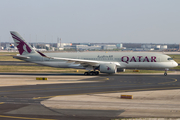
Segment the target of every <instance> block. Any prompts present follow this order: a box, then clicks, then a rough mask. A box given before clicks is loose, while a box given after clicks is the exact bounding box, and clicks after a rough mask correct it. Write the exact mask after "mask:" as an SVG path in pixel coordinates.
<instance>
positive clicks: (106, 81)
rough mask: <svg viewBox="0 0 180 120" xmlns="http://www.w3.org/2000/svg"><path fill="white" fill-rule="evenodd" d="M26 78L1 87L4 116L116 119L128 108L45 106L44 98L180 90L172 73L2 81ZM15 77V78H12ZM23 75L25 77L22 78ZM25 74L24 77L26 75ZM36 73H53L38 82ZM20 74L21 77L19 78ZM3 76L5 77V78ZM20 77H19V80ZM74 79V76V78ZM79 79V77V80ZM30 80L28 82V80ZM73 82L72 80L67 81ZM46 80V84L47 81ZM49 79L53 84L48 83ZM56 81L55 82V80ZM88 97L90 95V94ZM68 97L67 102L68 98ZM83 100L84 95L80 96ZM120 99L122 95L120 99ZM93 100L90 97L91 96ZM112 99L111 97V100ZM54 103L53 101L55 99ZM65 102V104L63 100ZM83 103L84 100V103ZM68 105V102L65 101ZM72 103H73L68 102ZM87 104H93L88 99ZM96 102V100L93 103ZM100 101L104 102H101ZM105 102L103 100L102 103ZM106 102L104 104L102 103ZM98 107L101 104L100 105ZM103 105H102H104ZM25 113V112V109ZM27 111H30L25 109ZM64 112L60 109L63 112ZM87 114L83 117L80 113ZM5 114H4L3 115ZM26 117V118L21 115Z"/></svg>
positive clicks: (0, 104) (30, 77)
mask: <svg viewBox="0 0 180 120" xmlns="http://www.w3.org/2000/svg"><path fill="white" fill-rule="evenodd" d="M5 76H6V77H7V78H8V80H11V79H12V80H13V79H14V80H17V81H18V80H19V79H24V81H23V80H22V81H21V83H22V84H23V83H26V84H25V85H22V84H21V85H18V86H16V84H15V86H6V87H0V96H1V97H0V118H1V117H2V118H3V119H10V117H8V116H18V117H24V116H25V117H27V118H36V117H37V118H43V120H45V119H112V118H116V117H117V114H118V115H119V114H122V113H123V112H124V111H125V110H123V109H122V110H120V109H119V110H113V109H114V108H113V109H107V110H93V109H87V110H82V109H80V110H77V109H76V110H74V109H64V108H63V109H61V111H60V110H58V112H57V110H55V109H53V108H50V107H47V106H46V105H45V104H44V105H43V104H42V103H43V101H46V100H47V101H48V100H49V99H52V98H55V97H60V98H63V99H64V100H65V98H68V100H70V99H71V98H72V99H75V98H74V96H81V97H82V96H86V95H88V96H94V95H99V94H102V95H103V94H106V95H107V94H120V93H125V92H139V91H142V92H143V91H158V90H178V89H179V88H180V80H179V78H180V75H179V74H170V75H168V76H163V75H155V74H151V75H142V74H139V75H138V74H134V75H133V74H131V75H129V74H127V75H121V74H118V75H111V76H108V75H104V74H102V75H100V76H93V77H92V76H86V77H84V76H83V75H82V74H61V75H58V74H26V73H24V74H20V73H17V74H16V73H14V74H13V75H11V74H10V73H4V74H3V73H1V74H0V78H1V81H3V80H5V81H6V82H8V80H6V79H7V78H5ZM11 76H12V78H11ZM20 76H21V77H20ZM22 76H23V77H22ZM35 76H49V77H50V78H51V79H49V80H48V81H38V83H37V84H34V85H33V84H31V83H32V81H33V82H36V80H34V79H33V78H35ZM18 77H19V79H18ZM2 78H3V79H2ZM15 78H16V79H15ZM72 78H73V79H72ZM75 78H79V79H75ZM27 81H28V82H27ZM64 81H66V82H67V81H69V82H67V83H66V82H64ZM45 82H46V83H45ZM48 82H49V83H48ZM52 82H53V83H52ZM86 98H88V97H86ZM68 100H65V101H68ZM79 100H80V98H79ZM118 100H119V98H118ZM89 101H90V99H89ZM108 101H109V102H111V99H110V100H108ZM51 102H52V100H51ZM61 103H64V102H63V100H62V99H61ZM80 103H81V102H80ZM64 104H65V103H64ZM68 104H70V103H68ZM86 104H91V102H87V103H86ZM92 104H93V102H92ZM99 104H100V103H99ZM101 104H102V103H101ZM102 105H103V104H102ZM97 106H98V105H97ZM100 107H101V106H100ZM22 111H23V112H24V113H23V112H22ZM25 111H26V112H25ZM59 111H60V112H59ZM83 112H84V115H85V116H84V115H82V116H81V114H80V113H83ZM3 115H4V117H3ZM19 119H26V118H19Z"/></svg>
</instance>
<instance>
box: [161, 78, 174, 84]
mask: <svg viewBox="0 0 180 120" xmlns="http://www.w3.org/2000/svg"><path fill="white" fill-rule="evenodd" d="M171 79H173V80H174V81H171V82H163V83H158V84H167V83H174V82H177V79H176V78H171Z"/></svg>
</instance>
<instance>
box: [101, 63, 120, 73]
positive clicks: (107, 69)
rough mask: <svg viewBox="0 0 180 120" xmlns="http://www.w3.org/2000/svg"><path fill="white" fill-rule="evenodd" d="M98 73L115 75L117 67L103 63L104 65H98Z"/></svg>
mask: <svg viewBox="0 0 180 120" xmlns="http://www.w3.org/2000/svg"><path fill="white" fill-rule="evenodd" d="M99 71H100V72H101V73H116V72H117V67H116V65H115V64H113V63H104V64H100V66H99Z"/></svg>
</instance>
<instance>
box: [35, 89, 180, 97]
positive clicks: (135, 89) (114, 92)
mask: <svg viewBox="0 0 180 120" xmlns="http://www.w3.org/2000/svg"><path fill="white" fill-rule="evenodd" d="M172 88H173V89H179V88H180V87H164V88H144V89H129V90H117V91H104V92H93V93H81V94H70V95H55V96H45V97H34V98H33V99H48V98H52V97H59V96H72V95H90V94H104V93H117V92H130V91H132V92H134V91H144V90H164V89H172Z"/></svg>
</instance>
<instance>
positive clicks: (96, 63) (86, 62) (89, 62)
mask: <svg viewBox="0 0 180 120" xmlns="http://www.w3.org/2000/svg"><path fill="white" fill-rule="evenodd" d="M51 59H56V60H65V61H67V63H74V64H81V65H82V66H85V65H91V66H99V64H100V61H94V60H83V59H71V58H58V57H51Z"/></svg>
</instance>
